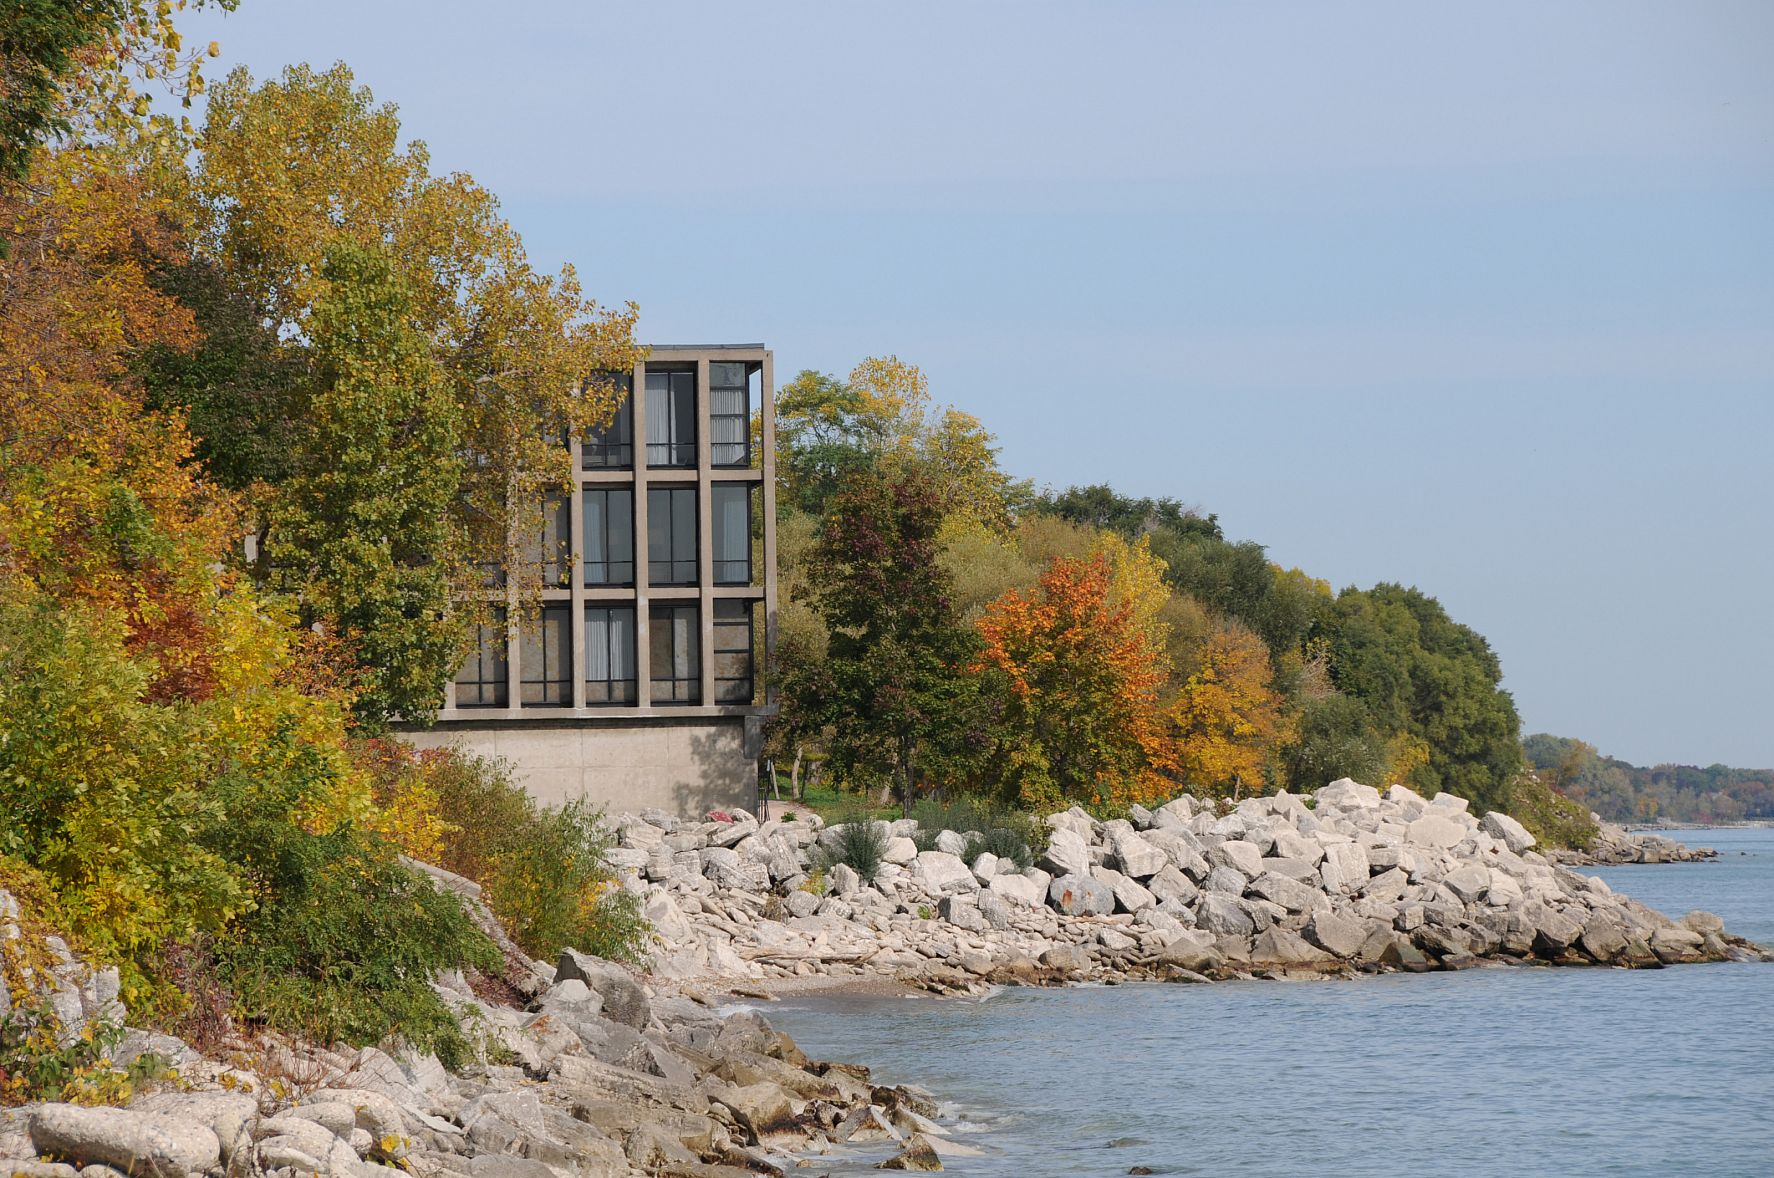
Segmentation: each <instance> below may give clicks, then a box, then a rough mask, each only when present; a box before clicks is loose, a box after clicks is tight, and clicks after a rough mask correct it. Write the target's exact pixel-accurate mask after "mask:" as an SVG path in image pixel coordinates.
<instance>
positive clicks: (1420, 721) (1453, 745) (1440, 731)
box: [1319, 584, 1522, 807]
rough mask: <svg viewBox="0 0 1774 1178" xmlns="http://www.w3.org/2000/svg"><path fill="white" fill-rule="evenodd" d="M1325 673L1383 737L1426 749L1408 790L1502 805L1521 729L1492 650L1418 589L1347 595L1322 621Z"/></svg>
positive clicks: (1517, 762)
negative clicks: (1409, 740) (1405, 738)
mask: <svg viewBox="0 0 1774 1178" xmlns="http://www.w3.org/2000/svg"><path fill="white" fill-rule="evenodd" d="M1319 625H1320V628H1321V630H1322V633H1323V636H1324V637H1325V638H1326V639H1327V640H1328V643H1329V648H1330V667H1331V676H1332V679H1333V680H1334V681H1335V683H1336V686H1337V687H1338V689H1339V690H1341V691H1343V692H1345V693H1346V694H1349V695H1352V696H1354V697H1356V698H1357V699H1359V700H1360V701H1361V703H1362V705H1363V706H1364V707H1365V708H1366V710H1367V712H1368V714H1369V716H1370V717H1372V720H1373V722H1374V723H1375V725H1376V726H1377V727H1378V728H1379V730H1380V731H1381V732H1383V733H1384V734H1385V735H1386V736H1388V737H1390V736H1391V735H1392V734H1394V733H1398V732H1406V733H1409V734H1411V735H1413V736H1416V737H1418V738H1420V739H1421V740H1422V741H1423V742H1424V743H1425V744H1427V745H1428V750H1429V757H1428V762H1427V764H1425V765H1423V766H1422V767H1421V768H1420V769H1419V770H1418V771H1417V772H1416V773H1414V774H1412V776H1411V784H1413V785H1415V786H1417V787H1418V788H1420V789H1422V790H1425V791H1427V792H1428V793H1437V792H1439V791H1441V790H1443V789H1446V790H1450V791H1452V792H1453V793H1457V794H1459V795H1460V796H1462V797H1465V798H1469V799H1471V800H1472V801H1474V802H1477V803H1479V804H1481V805H1487V806H1492V807H1501V806H1503V805H1505V804H1506V802H1507V798H1508V790H1509V786H1510V783H1511V782H1512V781H1513V780H1514V779H1515V777H1516V775H1517V774H1518V773H1519V771H1520V769H1521V764H1522V751H1521V722H1520V719H1519V718H1518V717H1517V715H1516V711H1515V701H1514V700H1513V699H1511V698H1510V695H1509V693H1508V692H1506V691H1504V690H1503V689H1502V686H1501V681H1502V677H1503V671H1502V667H1501V665H1500V664H1499V663H1498V661H1497V656H1496V654H1495V653H1494V652H1493V651H1492V650H1491V648H1490V644H1489V643H1487V642H1486V641H1485V640H1484V638H1483V637H1481V636H1480V635H1479V634H1478V633H1477V632H1475V631H1473V630H1472V629H1470V628H1468V627H1466V626H1462V625H1460V624H1458V623H1456V622H1455V621H1453V619H1451V618H1449V617H1448V614H1447V611H1446V610H1445V609H1443V608H1442V606H1441V603H1440V602H1438V601H1436V600H1435V599H1434V598H1432V597H1430V596H1428V595H1427V594H1425V593H1422V592H1421V591H1419V590H1416V589H1406V588H1404V587H1402V586H1399V585H1392V584H1381V585H1376V586H1375V587H1374V588H1373V589H1371V590H1366V591H1363V590H1357V589H1345V590H1344V591H1343V592H1342V593H1341V594H1339V595H1338V596H1337V599H1336V602H1335V603H1334V605H1333V606H1331V607H1330V608H1329V609H1328V610H1327V611H1326V614H1325V616H1324V617H1323V618H1322V619H1321V621H1320V623H1319Z"/></svg>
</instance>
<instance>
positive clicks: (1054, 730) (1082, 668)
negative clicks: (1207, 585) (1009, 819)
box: [977, 545, 1168, 808]
mask: <svg viewBox="0 0 1774 1178" xmlns="http://www.w3.org/2000/svg"><path fill="white" fill-rule="evenodd" d="M1122 549H1124V551H1118V552H1109V551H1104V550H1101V549H1099V550H1098V551H1096V552H1095V553H1093V554H1092V555H1090V556H1088V557H1085V558H1083V559H1069V558H1063V557H1062V558H1058V559H1056V560H1054V561H1053V562H1052V564H1051V565H1050V566H1049V567H1048V569H1047V571H1046V572H1045V573H1044V574H1043V575H1042V577H1041V580H1040V583H1039V585H1037V586H1036V588H1035V589H1034V590H1033V591H1032V592H1029V593H1023V592H1020V591H1017V590H1011V591H1010V592H1008V593H1006V594H1005V595H1004V596H1003V597H1001V598H999V599H998V600H997V601H995V602H993V603H992V604H991V605H990V606H989V607H987V609H986V612H985V614H984V616H983V617H981V618H980V620H979V631H980V635H981V637H982V638H983V640H984V649H983V652H982V654H981V656H980V659H979V661H978V664H977V666H978V668H979V670H980V672H981V673H982V674H983V675H984V676H985V677H986V679H987V682H988V683H989V684H990V685H991V687H992V690H993V694H994V695H995V696H996V697H997V699H998V701H999V716H998V725H997V731H996V735H995V743H996V748H995V750H994V752H995V755H994V756H992V757H991V758H989V759H988V761H987V762H986V763H987V765H988V766H989V768H988V770H987V772H988V773H989V774H990V777H989V779H988V783H987V784H988V785H989V786H990V787H991V788H992V789H993V790H994V791H995V792H996V793H997V794H998V795H999V796H1000V797H1002V798H1004V799H1005V800H1007V801H1013V802H1016V803H1020V804H1022V805H1024V806H1028V807H1031V808H1050V807H1055V806H1058V805H1060V804H1063V803H1064V802H1066V801H1079V802H1083V803H1085V804H1087V805H1091V806H1095V807H1098V808H1118V807H1121V806H1125V805H1127V804H1129V803H1132V802H1143V801H1150V800H1154V799H1156V798H1157V797H1158V796H1160V795H1161V794H1163V793H1164V792H1165V790H1166V789H1167V787H1168V783H1167V782H1165V781H1164V780H1163V778H1161V777H1159V776H1158V775H1157V774H1155V773H1154V772H1153V771H1152V765H1151V757H1150V749H1152V748H1153V747H1154V746H1156V745H1157V744H1158V743H1159V742H1160V741H1161V739H1162V735H1161V712H1160V709H1159V690H1160V688H1161V687H1162V686H1163V683H1164V677H1165V669H1164V644H1163V635H1162V630H1161V627H1159V626H1158V624H1157V622H1156V620H1155V618H1154V617H1153V616H1152V613H1153V611H1152V609H1151V608H1150V606H1151V597H1150V595H1148V594H1146V593H1145V592H1144V589H1143V584H1142V582H1143V578H1144V575H1145V573H1146V572H1147V571H1150V568H1151V566H1152V565H1153V564H1156V561H1155V558H1152V557H1151V556H1150V554H1149V553H1146V552H1143V550H1142V548H1140V547H1133V546H1127V545H1123V546H1122ZM1157 567H1158V568H1159V569H1161V568H1162V565H1158V566H1157ZM1130 571H1131V572H1132V573H1133V574H1134V576H1133V577H1131V578H1130V577H1129V576H1128V574H1129V572H1130ZM1118 572H1119V573H1120V574H1121V575H1120V576H1118V575H1117V574H1118Z"/></svg>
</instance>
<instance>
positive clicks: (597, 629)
mask: <svg viewBox="0 0 1774 1178" xmlns="http://www.w3.org/2000/svg"><path fill="white" fill-rule="evenodd" d="M635 668H636V663H635V651H634V607H633V606H631V605H610V606H604V605H591V606H587V607H586V608H585V702H586V703H587V704H588V705H592V706H596V705H599V704H631V703H633V702H634V701H635V698H636V694H637V693H636V689H635Z"/></svg>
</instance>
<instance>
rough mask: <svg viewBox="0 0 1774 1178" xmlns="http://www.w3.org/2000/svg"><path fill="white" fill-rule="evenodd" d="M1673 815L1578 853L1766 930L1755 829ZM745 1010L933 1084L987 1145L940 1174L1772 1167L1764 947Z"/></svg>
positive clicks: (1650, 897) (1765, 856) (1722, 1171)
mask: <svg viewBox="0 0 1774 1178" xmlns="http://www.w3.org/2000/svg"><path fill="white" fill-rule="evenodd" d="M1676 837H1679V838H1681V839H1683V840H1684V841H1688V842H1690V843H1701V844H1704V845H1708V846H1713V847H1716V848H1718V850H1719V851H1720V852H1721V853H1722V858H1721V859H1720V860H1719V861H1717V862H1713V863H1703V864H1672V865H1667V866H1639V867H1621V868H1610V869H1605V870H1597V871H1596V872H1595V874H1598V875H1600V876H1602V877H1603V878H1605V879H1606V880H1607V881H1608V883H1609V885H1610V886H1611V887H1613V888H1615V889H1616V890H1617V891H1623V892H1626V893H1627V894H1629V895H1632V896H1635V897H1637V898H1639V899H1642V900H1643V901H1644V902H1646V903H1647V904H1650V905H1651V906H1652V907H1655V908H1660V909H1662V910H1663V911H1665V912H1668V913H1670V914H1672V915H1677V916H1679V915H1680V914H1682V913H1684V912H1687V911H1688V910H1690V909H1693V908H1704V909H1707V910H1709V911H1713V912H1717V913H1718V914H1720V915H1721V916H1723V917H1724V918H1725V921H1726V927H1727V928H1729V929H1730V930H1732V931H1733V932H1736V933H1739V934H1741V935H1744V936H1748V937H1751V938H1752V939H1756V940H1759V941H1762V942H1764V943H1774V830H1721V831H1688V832H1681V833H1679V834H1678V835H1677V836H1676ZM764 1013H765V1014H766V1015H767V1017H769V1019H770V1020H771V1022H772V1023H774V1024H775V1025H776V1026H778V1027H780V1028H782V1029H783V1030H786V1031H788V1032H790V1033H791V1034H793V1035H794V1036H795V1038H796V1040H798V1041H799V1042H800V1044H801V1046H802V1048H803V1049H804V1050H805V1051H806V1052H807V1053H808V1054H809V1055H812V1056H814V1057H815V1058H827V1059H847V1060H855V1061H858V1062H862V1063H867V1064H869V1065H871V1066H872V1067H873V1068H874V1069H875V1072H876V1075H877V1078H878V1079H879V1080H881V1081H885V1082H901V1081H907V1082H911V1083H915V1084H918V1085H921V1086H923V1087H925V1088H928V1089H930V1090H931V1091H933V1092H934V1093H936V1095H937V1097H938V1099H939V1101H941V1102H942V1104H943V1107H944V1111H945V1113H947V1114H949V1115H951V1116H954V1117H956V1118H958V1119H959V1120H960V1122H961V1123H962V1124H963V1125H964V1126H965V1128H964V1130H963V1131H962V1132H959V1133H958V1134H957V1135H956V1140H957V1141H961V1142H964V1143H966V1144H968V1145H971V1146H974V1147H977V1148H979V1149H981V1150H983V1151H984V1153H983V1156H980V1157H975V1158H965V1159H955V1160H952V1161H950V1162H949V1163H948V1167H947V1169H948V1172H950V1173H960V1174H977V1175H988V1174H989V1175H1015V1176H1016V1178H1062V1176H1064V1178H1072V1176H1075V1175H1105V1176H1106V1175H1113V1174H1126V1173H1127V1172H1128V1170H1129V1168H1130V1167H1133V1166H1148V1167H1150V1168H1151V1170H1152V1172H1153V1173H1156V1174H1179V1175H1180V1174H1189V1175H1290V1176H1292V1175H1343V1174H1348V1175H1389V1174H1398V1175H1413V1176H1418V1175H1471V1174H1510V1175H1538V1174H1548V1175H1553V1174H1556V1175H1567V1174H1583V1175H1615V1174H1618V1175H1641V1174H1643V1175H1650V1174H1658V1175H1664V1174H1708V1175H1756V1176H1758V1178H1765V1176H1768V1175H1774V965H1766V964H1755V965H1694V966H1681V967H1678V968H1672V969H1662V970H1621V969H1532V968H1510V969H1476V970H1468V971H1464V972H1460V973H1444V974H1421V975H1404V974H1393V975H1387V976H1384V977H1373V978H1361V979H1355V980H1348V981H1330V982H1324V981H1319V982H1273V981H1253V982H1230V983H1222V984H1219V985H1211V986H1202V985H1195V986H1178V985H1128V986H1116V987H1080V988H1072V989H1054V990H1036V989H1014V988H1013V989H1007V990H1004V991H1002V992H1000V993H997V994H995V995H994V996H992V997H990V998H986V999H983V1000H977V1001H969V1000H957V999H940V1000H939V999H932V998H923V997H917V998H872V997H871V998H864V997H855V996H846V997H826V998H806V999H799V1000H796V1001H793V1002H783V1003H780V1004H773V1005H771V1006H769V1007H768V1008H766V1009H765V1011H764ZM883 1156H885V1155H884V1153H883V1152H881V1151H879V1150H876V1151H875V1152H873V1153H871V1154H870V1155H869V1156H867V1157H858V1158H854V1159H850V1160H838V1159H832V1160H831V1162H830V1164H827V1163H826V1162H824V1161H822V1162H820V1163H818V1164H816V1166H815V1168H814V1169H812V1170H810V1171H806V1172H808V1173H814V1174H818V1173H829V1174H860V1173H863V1172H867V1171H869V1170H870V1166H871V1165H872V1163H873V1162H875V1161H878V1160H880V1158H881V1157H883Z"/></svg>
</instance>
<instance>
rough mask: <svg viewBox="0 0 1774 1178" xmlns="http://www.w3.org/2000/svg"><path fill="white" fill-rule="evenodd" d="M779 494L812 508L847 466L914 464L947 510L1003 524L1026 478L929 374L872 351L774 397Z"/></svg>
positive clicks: (825, 498)
mask: <svg viewBox="0 0 1774 1178" xmlns="http://www.w3.org/2000/svg"><path fill="white" fill-rule="evenodd" d="M776 438H777V450H778V454H777V471H778V478H779V479H780V480H781V487H782V494H781V498H782V502H783V503H784V504H786V505H790V506H793V507H797V508H799V509H800V510H802V511H806V512H810V513H812V514H814V515H820V514H823V513H824V511H825V509H826V506H827V504H828V503H829V502H830V501H831V499H832V497H833V496H834V495H835V494H836V492H837V490H838V489H839V488H840V487H841V486H842V485H843V484H844V482H845V480H846V479H848V478H849V477H850V476H852V475H853V474H855V473H857V472H859V471H863V470H867V469H870V468H873V467H877V466H889V467H895V468H897V467H901V466H908V465H909V466H917V467H919V468H921V469H922V471H923V472H924V475H925V477H927V478H929V479H930V480H931V481H932V482H934V483H935V484H936V485H937V486H938V487H939V488H940V489H941V492H942V495H943V497H944V499H945V501H946V502H947V504H948V506H949V512H950V514H951V515H953V516H955V517H956V518H959V519H967V520H972V521H975V522H976V523H978V524H980V525H982V526H987V527H992V528H1003V527H1004V526H1006V525H1007V524H1008V521H1009V514H1008V513H1009V510H1010V507H1011V505H1012V504H1013V503H1015V502H1017V501H1019V500H1020V498H1021V497H1022V496H1023V495H1024V494H1025V491H1026V488H1025V487H1024V486H1023V485H1022V484H1018V483H1015V482H1013V481H1012V480H1011V479H1010V477H1009V476H1008V475H1006V474H1005V473H1004V472H1003V471H1002V470H1001V469H1000V468H999V466H998V447H997V441H996V439H995V438H993V437H992V435H991V434H990V433H988V432H987V431H986V429H985V427H984V426H983V425H981V424H980V422H979V419H978V418H976V417H974V416H973V415H971V414H969V413H964V412H962V411H961V410H959V409H957V408H955V407H954V406H945V407H941V408H937V407H934V406H933V405H932V403H931V399H930V382H929V379H928V378H927V377H926V376H925V375H924V373H923V372H922V371H921V370H920V369H919V368H918V367H917V366H916V365H913V364H908V363H906V362H905V361H903V360H900V359H899V358H898V357H896V356H885V357H878V356H871V357H869V358H868V359H865V360H863V361H862V362H861V363H860V364H858V365H857V366H856V367H855V368H854V369H852V370H851V372H850V375H849V377H848V379H846V380H838V379H837V378H835V377H832V376H827V375H825V374H823V373H818V372H813V371H806V372H802V373H801V374H800V375H799V376H797V377H795V379H794V380H792V381H790V382H789V383H788V384H786V385H784V386H783V388H782V389H781V391H780V392H779V393H778V395H777V400H776Z"/></svg>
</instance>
